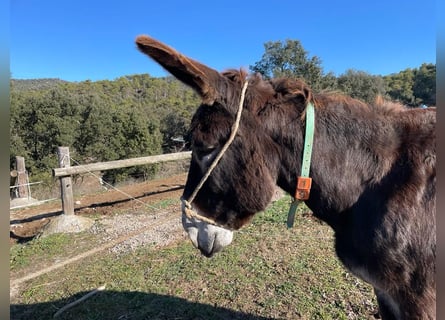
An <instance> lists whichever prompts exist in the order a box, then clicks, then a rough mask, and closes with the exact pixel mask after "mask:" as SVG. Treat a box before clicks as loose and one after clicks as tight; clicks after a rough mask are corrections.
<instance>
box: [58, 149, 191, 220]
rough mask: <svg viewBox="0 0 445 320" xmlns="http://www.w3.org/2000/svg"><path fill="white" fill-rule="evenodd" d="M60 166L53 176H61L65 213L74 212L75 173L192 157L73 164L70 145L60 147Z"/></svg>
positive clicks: (175, 155) (177, 155)
mask: <svg viewBox="0 0 445 320" xmlns="http://www.w3.org/2000/svg"><path fill="white" fill-rule="evenodd" d="M57 154H58V159H59V168H55V169H53V176H54V177H59V178H60V188H61V197H62V208H63V213H64V214H74V197H73V188H72V179H71V176H72V175H74V174H81V173H88V172H94V171H106V170H111V169H118V168H126V167H133V166H139V165H146V164H155V163H162V162H168V161H178V160H185V159H190V158H191V154H192V153H191V151H187V152H177V153H169V154H162V155H156V156H148V157H140V158H131V159H125V160H116V161H108V162H97V163H90V164H85V165H78V166H71V165H70V162H71V161H70V153H69V148H68V147H58V150H57Z"/></svg>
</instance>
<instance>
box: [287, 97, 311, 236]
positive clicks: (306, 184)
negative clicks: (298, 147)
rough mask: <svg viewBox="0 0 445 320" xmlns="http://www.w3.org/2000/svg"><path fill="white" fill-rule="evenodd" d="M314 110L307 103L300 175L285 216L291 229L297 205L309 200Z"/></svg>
mask: <svg viewBox="0 0 445 320" xmlns="http://www.w3.org/2000/svg"><path fill="white" fill-rule="evenodd" d="M314 118H315V110H314V105H313V104H312V103H311V102H309V103H308V104H307V106H306V132H305V137H304V146H303V161H302V163H301V174H300V176H299V177H298V179H297V188H296V192H295V196H294V197H293V201H292V203H291V206H290V208H289V213H288V215H287V227H288V228H292V227H293V225H294V220H295V212H296V211H297V208H298V206H299V204H300V203H301V202H302V201H304V200H307V199H309V193H310V190H311V183H312V179H311V178H309V171H310V168H311V156H312V144H313V141H314V127H315V121H314Z"/></svg>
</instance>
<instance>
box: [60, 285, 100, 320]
mask: <svg viewBox="0 0 445 320" xmlns="http://www.w3.org/2000/svg"><path fill="white" fill-rule="evenodd" d="M105 286H106V285H103V286H100V287H99V288H97V289H94V290H93V291H91V292H89V293H87V294H86V295H84V296H83V297H81V298H79V299H77V300H76V301H73V302H71V303H69V304H67V305H66V306H64V307H62V308H61V309H60V310H59V311H57V312H56V313H55V314H54V316H53V318H57V317H58V316H60V315H61V314H62V313H63V312H65V311H66V310H68V309H69V308H72V307H74V306H76V305H78V304H79V303H81V302H82V301H84V300H86V299H88V298H90V297H91V296H93V295H94V294H96V293H98V292H99V291H103V290H105Z"/></svg>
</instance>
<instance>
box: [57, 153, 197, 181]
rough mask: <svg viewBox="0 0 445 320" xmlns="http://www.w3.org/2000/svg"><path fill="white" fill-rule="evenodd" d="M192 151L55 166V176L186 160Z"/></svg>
mask: <svg viewBox="0 0 445 320" xmlns="http://www.w3.org/2000/svg"><path fill="white" fill-rule="evenodd" d="M191 154H192V152H191V151H186V152H177V153H168V154H161V155H157V156H148V157H140V158H131V159H125V160H115V161H108V162H97V163H90V164H85V165H80V166H72V167H66V168H55V169H53V176H54V177H66V176H71V175H73V174H80V173H87V172H94V171H106V170H111V169H119V168H126V167H133V166H140V165H145V164H154V163H161V162H168V161H178V160H186V159H190V158H191Z"/></svg>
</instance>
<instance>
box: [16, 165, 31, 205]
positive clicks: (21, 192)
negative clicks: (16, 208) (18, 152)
mask: <svg viewBox="0 0 445 320" xmlns="http://www.w3.org/2000/svg"><path fill="white" fill-rule="evenodd" d="M15 168H16V170H17V180H16V183H17V191H18V192H17V194H18V197H19V198H29V196H30V195H29V192H28V188H29V186H28V183H29V181H28V173H27V172H26V167H25V158H24V157H20V156H16V157H15Z"/></svg>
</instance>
